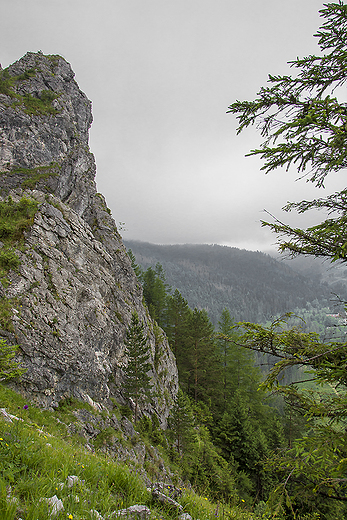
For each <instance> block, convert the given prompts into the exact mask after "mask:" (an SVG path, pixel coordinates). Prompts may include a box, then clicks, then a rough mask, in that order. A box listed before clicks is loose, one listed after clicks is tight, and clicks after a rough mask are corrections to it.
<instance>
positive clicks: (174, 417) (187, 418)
mask: <svg viewBox="0 0 347 520" xmlns="http://www.w3.org/2000/svg"><path fill="white" fill-rule="evenodd" d="M168 426H169V431H170V433H171V437H172V439H173V441H174V444H175V447H176V449H177V452H178V455H179V456H180V457H181V456H182V454H183V449H184V448H186V445H187V442H188V440H189V432H190V429H191V428H192V427H193V414H192V411H191V406H190V402H189V398H188V397H187V396H186V395H185V394H184V393H183V392H182V390H181V389H180V388H179V390H178V393H177V396H176V400H175V404H174V406H173V407H172V409H171V412H170V417H169V419H168Z"/></svg>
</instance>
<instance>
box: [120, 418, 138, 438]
mask: <svg viewBox="0 0 347 520" xmlns="http://www.w3.org/2000/svg"><path fill="white" fill-rule="evenodd" d="M121 428H122V430H123V432H124V433H125V435H127V436H128V437H133V436H134V435H135V430H134V427H133V425H132V423H131V422H130V421H129V419H128V418H127V417H122V420H121Z"/></svg>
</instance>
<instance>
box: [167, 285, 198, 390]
mask: <svg viewBox="0 0 347 520" xmlns="http://www.w3.org/2000/svg"><path fill="white" fill-rule="evenodd" d="M191 312H192V311H191V309H190V308H189V306H188V302H187V300H186V299H185V298H183V296H182V295H181V293H180V292H179V290H178V289H176V290H175V292H174V293H173V294H172V295H169V296H168V298H167V310H166V315H165V325H164V327H163V328H164V330H165V332H166V334H167V337H168V340H169V343H170V347H171V350H172V352H173V353H174V355H175V358H176V363H177V368H178V373H179V378H180V380H181V381H183V380H184V379H187V373H186V371H187V334H188V319H189V316H190V314H191Z"/></svg>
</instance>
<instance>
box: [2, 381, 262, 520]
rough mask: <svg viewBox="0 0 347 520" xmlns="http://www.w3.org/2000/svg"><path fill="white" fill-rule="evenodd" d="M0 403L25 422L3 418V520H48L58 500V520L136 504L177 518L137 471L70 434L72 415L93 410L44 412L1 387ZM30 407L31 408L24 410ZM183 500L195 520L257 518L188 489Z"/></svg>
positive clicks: (68, 405) (157, 515)
mask: <svg viewBox="0 0 347 520" xmlns="http://www.w3.org/2000/svg"><path fill="white" fill-rule="evenodd" d="M0 403H1V407H4V408H6V410H7V411H8V412H9V413H11V414H13V415H16V416H17V417H18V418H20V419H23V420H22V421H16V420H14V421H13V423H12V424H11V423H7V422H6V421H5V420H4V418H3V417H2V416H0V518H1V519H3V520H16V519H17V518H18V517H21V518H25V520H46V519H47V518H48V517H49V508H48V505H47V503H46V502H45V501H42V500H41V499H42V498H49V497H52V496H54V495H56V496H57V497H58V499H60V500H62V502H63V504H64V511H63V512H62V513H60V515H58V516H57V517H56V518H58V519H62V518H64V519H67V518H69V515H71V516H70V518H71V517H72V518H73V520H82V519H83V520H87V519H91V518H92V517H91V515H90V511H91V510H92V509H94V510H96V511H98V512H99V513H100V514H101V515H102V516H103V517H104V518H107V515H108V514H110V513H111V512H113V511H116V510H118V509H123V508H126V507H129V506H131V505H134V504H143V505H147V506H148V507H149V508H150V509H151V512H152V513H151V519H152V520H155V519H157V520H159V519H161V520H176V519H177V516H178V514H177V511H176V510H174V509H172V508H168V507H164V506H161V505H160V504H159V503H157V502H156V503H153V501H152V497H151V494H150V493H149V492H148V491H147V490H146V488H145V485H144V483H143V482H142V480H141V479H140V478H139V477H138V476H137V475H136V473H135V470H134V469H132V468H131V467H129V466H126V465H125V464H121V463H117V461H115V460H113V459H111V457H109V456H107V455H105V454H104V453H101V452H99V451H98V450H97V449H96V451H95V453H91V452H88V451H87V450H86V449H85V447H84V446H83V442H82V440H81V438H80V439H78V436H76V437H73V436H70V435H69V433H68V428H67V427H66V425H65V424H64V423H65V421H68V422H70V421H72V420H73V419H74V420H76V418H75V417H74V416H73V415H72V413H71V412H72V410H73V409H76V408H79V407H82V408H85V407H88V405H86V404H85V403H80V402H79V401H77V400H75V399H72V400H65V401H64V402H63V403H62V404H61V406H59V407H58V409H57V410H56V411H47V410H46V411H45V410H41V409H39V408H36V407H34V406H31V404H30V402H28V401H26V400H25V399H24V398H23V397H22V396H20V395H19V394H17V393H15V392H14V391H12V390H10V389H9V388H7V387H6V386H4V385H2V384H0ZM25 406H28V408H27V409H24V407H25ZM95 413H96V412H95ZM57 419H58V420H57ZM108 434H109V432H106V435H108ZM70 475H75V476H77V477H78V478H79V482H78V483H76V484H75V485H74V486H73V487H72V488H71V489H69V488H68V487H67V486H66V482H67V477H68V476H70ZM64 483H65V485H64V486H62V484H64ZM10 499H11V500H12V501H13V502H10ZM178 500H179V501H180V503H181V505H182V506H183V508H184V511H185V512H188V513H190V514H191V516H192V517H193V519H196V518H199V519H200V520H213V519H214V520H218V519H220V520H222V519H223V520H224V519H226V520H227V519H230V520H233V519H240V520H242V519H243V520H250V519H251V518H254V519H255V518H256V517H255V516H252V515H250V513H248V512H247V511H245V510H244V509H243V507H242V503H240V506H239V507H234V508H229V507H226V506H221V505H218V504H213V503H211V502H210V500H209V499H208V497H204V496H199V495H197V494H196V493H194V492H193V491H187V490H183V495H182V496H181V498H180V499H178Z"/></svg>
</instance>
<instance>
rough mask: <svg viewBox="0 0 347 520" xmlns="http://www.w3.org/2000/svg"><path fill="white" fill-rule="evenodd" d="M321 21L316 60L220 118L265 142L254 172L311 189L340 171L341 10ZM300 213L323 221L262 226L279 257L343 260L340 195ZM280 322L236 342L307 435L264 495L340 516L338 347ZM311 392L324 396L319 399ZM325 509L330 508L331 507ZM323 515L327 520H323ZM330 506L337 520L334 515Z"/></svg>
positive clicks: (341, 377) (346, 500)
mask: <svg viewBox="0 0 347 520" xmlns="http://www.w3.org/2000/svg"><path fill="white" fill-rule="evenodd" d="M320 14H321V16H322V17H323V18H324V23H323V24H322V26H321V27H320V29H319V31H318V32H317V34H316V35H315V36H316V37H317V38H318V45H319V47H320V50H321V52H320V55H309V56H306V57H304V58H301V59H299V58H297V59H296V60H294V61H293V62H291V66H292V67H293V68H294V69H296V72H297V73H296V74H295V75H286V76H280V75H276V76H275V75H270V76H269V83H270V85H269V86H267V87H262V88H261V90H260V91H259V93H258V95H257V98H256V99H255V100H254V101H236V102H235V103H233V104H232V105H231V106H230V107H229V111H230V112H232V113H234V114H237V117H238V119H239V128H238V132H241V131H242V130H243V129H244V128H247V127H248V126H250V125H253V124H256V125H257V128H259V129H260V130H261V135H262V137H263V138H264V141H263V143H262V144H261V145H260V148H258V149H256V150H252V151H251V152H250V154H251V155H252V154H256V155H259V156H260V157H261V159H263V160H264V165H263V168H262V169H263V170H265V171H266V172H270V171H272V170H275V169H276V168H278V167H283V166H284V167H286V168H287V169H288V168H289V167H290V166H294V165H295V166H296V167H297V169H298V172H300V174H302V175H303V176H304V175H307V176H308V180H310V181H312V182H313V183H314V184H315V185H316V186H318V187H321V186H323V185H324V180H325V178H326V176H327V175H328V174H329V173H331V172H334V173H335V172H340V171H343V170H344V169H345V168H346V166H347V146H346V142H347V110H346V103H345V101H344V99H343V100H342V101H339V100H338V97H337V96H340V95H341V94H342V95H344V89H342V88H341V87H343V86H345V84H346V82H347V71H346V57H347V5H346V4H345V3H344V2H343V1H342V0H339V1H338V2H336V3H327V4H324V8H323V9H322V10H321V11H320ZM284 209H285V210H287V211H290V210H293V209H294V210H296V211H297V212H298V213H299V214H301V213H304V212H306V211H308V210H310V209H318V210H323V211H324V212H325V215H326V216H327V217H326V218H325V220H323V221H322V222H321V223H320V224H317V225H315V226H312V227H309V228H307V229H300V228H293V227H291V226H289V225H287V224H285V223H283V222H280V221H279V220H278V219H276V218H275V220H274V222H273V223H270V224H269V223H267V222H263V225H266V226H269V227H270V228H271V229H272V230H273V231H274V232H275V233H276V234H277V235H278V237H279V238H278V244H279V250H280V251H285V252H288V253H289V254H290V255H291V256H296V255H300V254H304V255H313V256H315V257H322V258H325V259H329V260H331V261H336V260H341V261H342V262H346V261H347V231H346V229H347V226H346V222H347V190H346V189H343V190H342V191H340V192H337V193H334V194H333V195H330V196H328V197H326V198H317V199H314V200H312V201H305V200H304V201H301V202H294V203H289V204H287V206H285V208H284ZM287 318H288V316H287V317H284V319H283V318H280V319H277V320H275V321H274V322H273V323H272V324H271V326H270V327H263V326H260V325H258V324H251V323H245V324H243V326H244V335H243V338H242V342H243V344H244V345H245V346H247V347H248V348H251V349H254V350H258V351H260V352H266V353H268V354H271V355H276V356H278V358H280V361H279V362H278V363H277V364H276V365H275V367H274V368H273V370H272V371H271V373H270V374H269V376H268V378H267V381H266V385H267V388H270V389H276V391H277V392H279V393H281V394H282V395H284V396H285V398H286V399H289V400H290V401H291V402H292V403H295V406H296V407H297V409H298V410H300V411H302V412H303V414H305V415H306V417H307V418H308V419H309V424H310V427H311V430H310V434H309V435H307V436H304V437H303V438H302V439H296V440H295V442H293V444H292V446H290V447H289V448H288V449H287V450H286V451H284V452H283V451H281V452H277V453H276V456H275V457H273V458H272V464H273V465H274V467H275V468H277V469H278V472H279V474H280V476H281V478H282V482H281V485H280V486H278V488H277V489H276V490H275V491H274V493H273V495H272V505H273V506H274V509H275V510H276V511H277V512H279V511H280V509H282V511H283V512H284V511H285V510H286V509H287V510H288V507H290V508H291V511H292V514H293V516H292V517H297V516H296V515H297V514H298V513H299V514H300V513H306V512H308V511H319V512H321V513H322V515H324V516H322V518H344V517H345V516H346V511H347V505H346V504H347V481H346V471H347V440H346V432H345V428H346V405H347V377H346V366H347V356H346V342H345V341H341V342H339V341H335V342H334V341H331V342H327V343H324V342H321V341H320V339H319V337H318V335H317V334H315V333H306V334H305V333H303V332H302V331H301V330H300V329H299V328H297V327H293V328H291V329H289V330H288V327H287V326H286V323H285V322H286V319H287ZM292 366H299V367H307V368H308V369H310V371H311V376H312V381H311V383H310V384H311V391H307V390H305V387H304V386H301V387H300V386H296V385H280V384H279V381H278V379H279V376H280V374H281V372H282V371H283V370H285V369H286V368H288V367H292ZM320 385H326V386H329V387H330V388H331V392H325V393H324V392H322V391H321V386H320ZM332 504H333V505H332ZM329 508H330V510H331V511H333V510H334V513H335V514H334V515H333V514H332V515H331V516H330V515H329ZM336 508H338V509H339V513H336ZM292 517H291V518H292Z"/></svg>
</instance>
